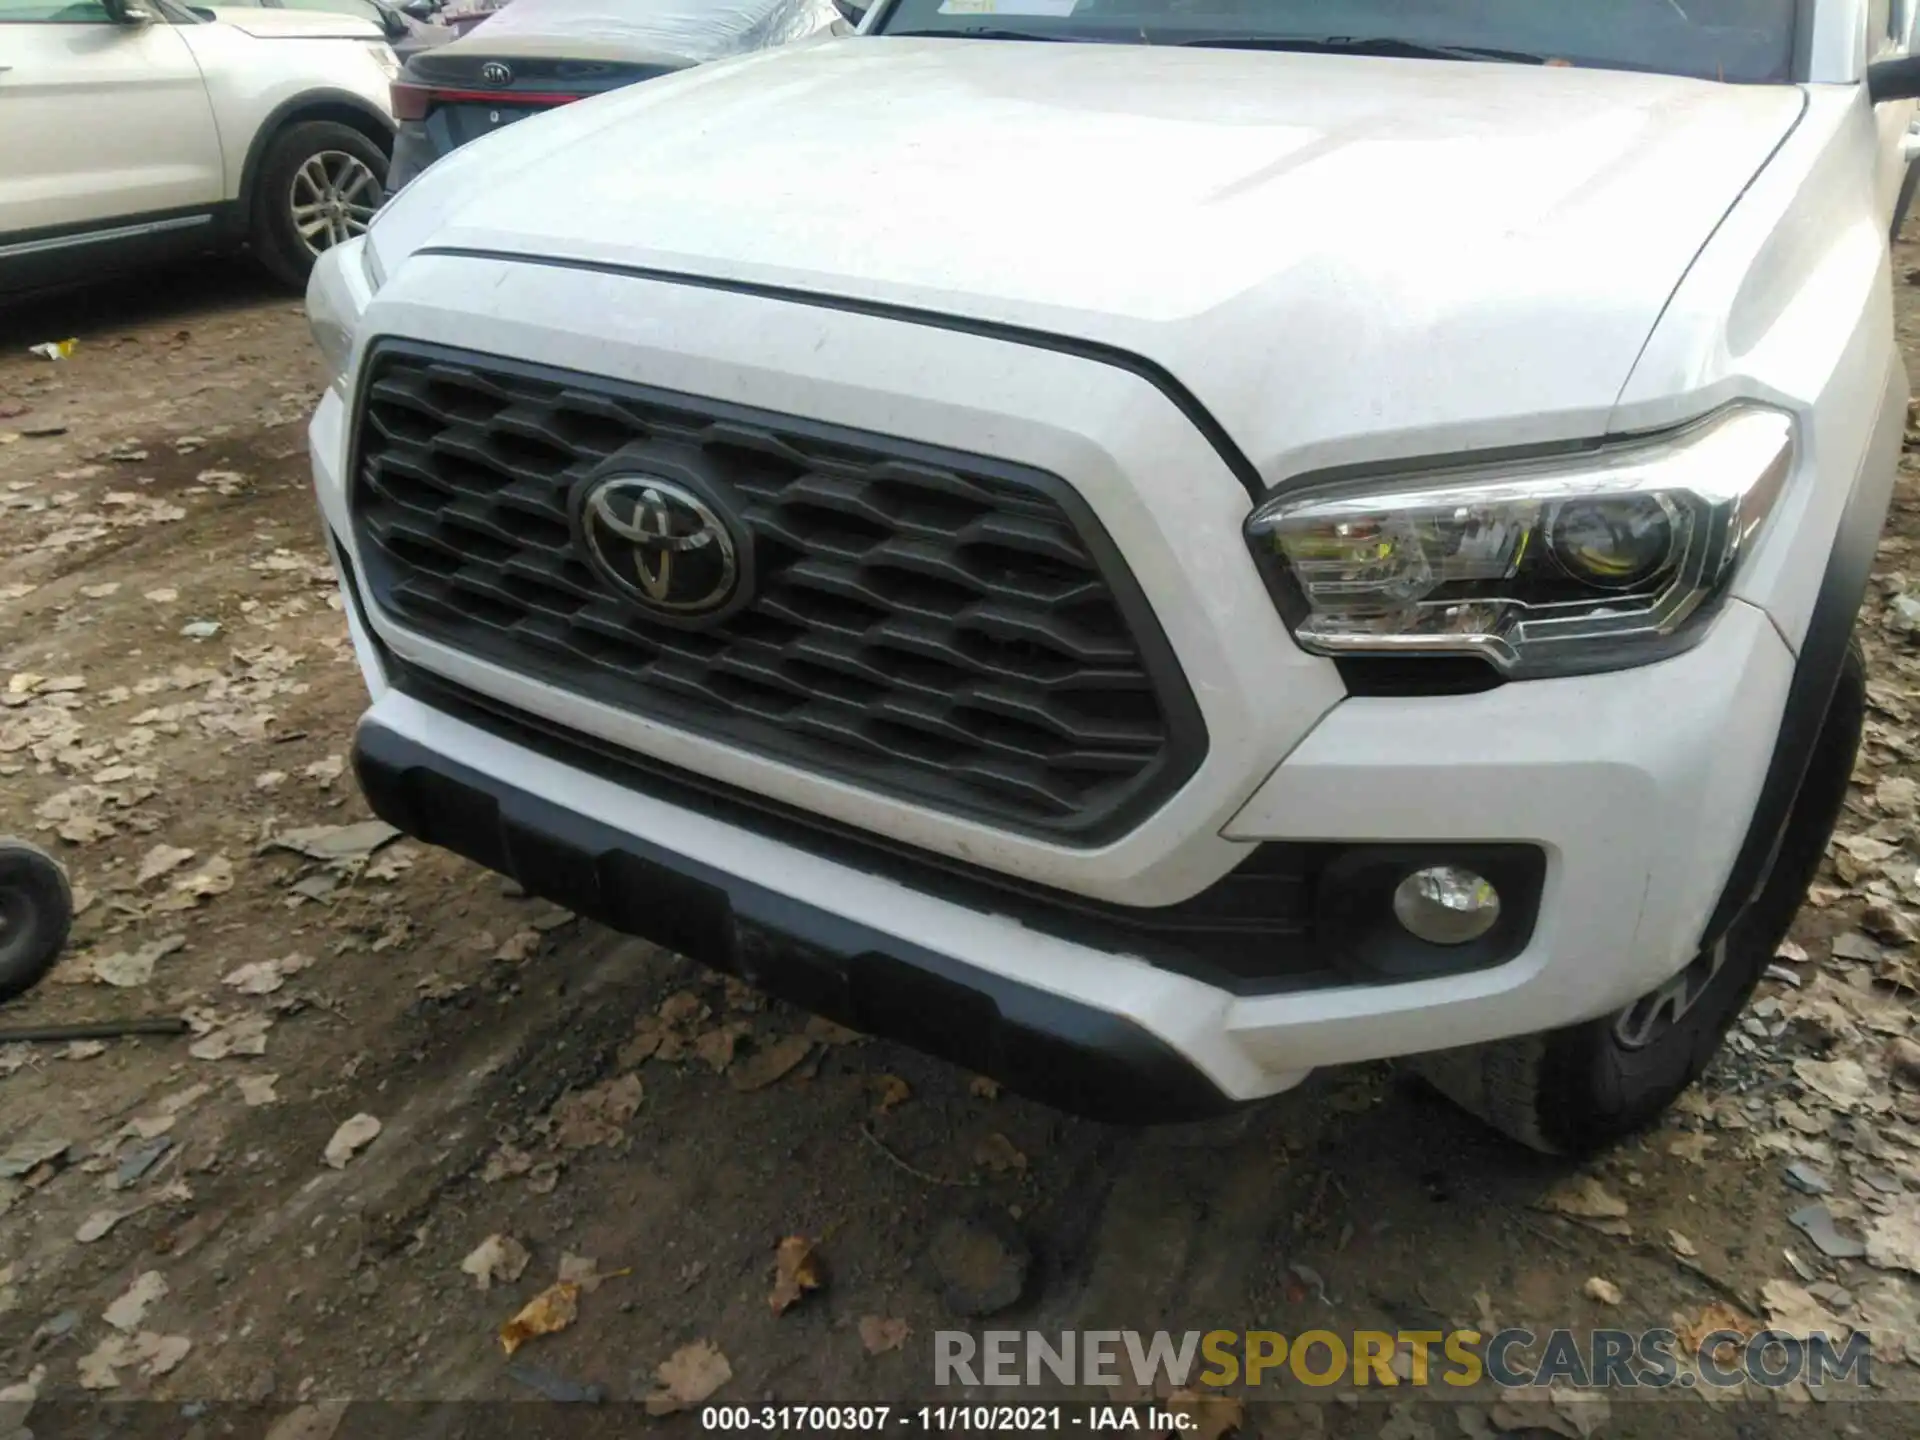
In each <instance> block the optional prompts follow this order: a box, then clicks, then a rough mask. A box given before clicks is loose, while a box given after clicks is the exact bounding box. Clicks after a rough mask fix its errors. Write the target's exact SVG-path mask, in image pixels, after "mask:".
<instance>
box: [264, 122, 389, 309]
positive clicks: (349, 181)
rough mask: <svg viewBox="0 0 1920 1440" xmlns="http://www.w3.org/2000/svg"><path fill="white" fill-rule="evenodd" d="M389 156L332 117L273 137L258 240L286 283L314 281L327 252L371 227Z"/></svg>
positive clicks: (274, 271) (268, 261)
mask: <svg viewBox="0 0 1920 1440" xmlns="http://www.w3.org/2000/svg"><path fill="white" fill-rule="evenodd" d="M386 179H387V157H386V155H385V154H383V153H382V152H381V150H380V147H379V146H378V145H375V144H374V143H373V142H372V141H371V140H369V139H368V138H367V137H366V136H364V135H362V134H361V133H360V132H359V131H358V130H355V129H353V128H352V127H351V126H348V125H342V124H339V123H338V122H336V121H332V120H308V121H305V122H303V123H301V124H298V125H290V126H288V127H287V128H286V129H285V130H283V131H281V132H280V134H278V135H276V136H274V138H273V139H272V140H271V141H270V142H269V143H268V145H267V152H266V154H265V156H264V157H262V159H261V161H260V175H259V179H258V181H257V183H256V184H255V186H254V201H253V231H252V237H253V248H254V253H255V254H257V255H258V256H259V257H260V263H261V264H263V265H265V266H266V267H267V269H268V270H269V271H270V272H272V274H273V276H274V278H275V279H277V280H279V281H281V282H282V283H284V284H287V285H292V286H296V287H297V286H301V285H304V284H306V283H307V272H308V271H310V270H311V269H313V262H314V260H315V259H317V258H318V257H319V255H320V252H321V251H323V250H326V249H329V248H331V247H332V246H335V245H338V244H340V243H341V242H342V241H343V240H351V239H352V238H353V237H354V236H356V235H361V234H364V233H365V232H366V228H367V224H368V222H369V221H371V220H372V219H373V212H374V211H375V210H377V209H378V208H379V207H380V201H381V198H382V196H383V194H384V191H385V186H386Z"/></svg>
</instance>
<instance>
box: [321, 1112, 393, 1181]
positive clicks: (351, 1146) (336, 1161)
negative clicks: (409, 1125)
mask: <svg viewBox="0 0 1920 1440" xmlns="http://www.w3.org/2000/svg"><path fill="white" fill-rule="evenodd" d="M379 1133H380V1122H379V1121H378V1120H377V1119H375V1118H374V1117H373V1116H371V1115H367V1114H360V1115H355V1116H354V1117H353V1118H352V1119H351V1120H343V1121H341V1122H340V1128H339V1129H338V1130H336V1131H334V1132H333V1138H332V1139H331V1140H329V1141H327V1148H326V1150H325V1152H324V1153H323V1154H322V1155H321V1157H320V1158H321V1159H322V1160H324V1161H326V1162H327V1164H328V1165H330V1166H332V1167H333V1168H334V1169H335V1170H344V1169H346V1168H347V1162H348V1161H349V1160H351V1159H353V1157H354V1156H355V1155H357V1154H358V1153H359V1152H360V1151H362V1150H364V1149H365V1148H366V1147H367V1146H368V1145H370V1144H372V1143H373V1137H374V1136H376V1135H378V1134H379Z"/></svg>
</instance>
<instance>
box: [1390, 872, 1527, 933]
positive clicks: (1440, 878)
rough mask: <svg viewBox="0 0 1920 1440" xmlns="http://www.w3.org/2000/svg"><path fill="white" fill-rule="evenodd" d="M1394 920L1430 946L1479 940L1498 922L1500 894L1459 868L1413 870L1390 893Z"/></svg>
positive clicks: (1486, 883)
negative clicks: (1391, 893)
mask: <svg viewBox="0 0 1920 1440" xmlns="http://www.w3.org/2000/svg"><path fill="white" fill-rule="evenodd" d="M1393 914H1394V918H1395V919H1397V920H1399V922H1400V923H1401V924H1402V925H1403V926H1405V927H1406V930H1407V932H1408V933H1409V934H1411V935H1415V936H1417V937H1418V938H1420V939H1422V940H1425V941H1427V942H1428V943H1429V944H1432V945H1464V944H1466V943H1467V942H1468V941H1469V940H1478V939H1479V938H1480V937H1481V936H1482V935H1484V934H1486V933H1487V931H1489V930H1491V929H1492V928H1493V924H1494V921H1496V920H1498V919H1499V918H1500V894H1499V892H1498V891H1497V890H1495V889H1494V888H1493V886H1492V885H1491V884H1490V883H1489V882H1488V881H1487V880H1486V878H1485V877H1484V876H1480V875H1476V874H1474V873H1473V871H1471V870H1466V869H1462V868H1461V867H1460V866H1458V865H1433V866H1429V867H1428V868H1427V869H1425V870H1416V871H1414V872H1413V874H1411V875H1409V876H1407V878H1406V879H1404V880H1402V881H1401V882H1400V883H1399V884H1398V885H1397V886H1395V887H1394V891H1393Z"/></svg>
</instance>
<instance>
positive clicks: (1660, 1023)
mask: <svg viewBox="0 0 1920 1440" xmlns="http://www.w3.org/2000/svg"><path fill="white" fill-rule="evenodd" d="M1865 715H1866V665H1865V663H1864V661H1863V660H1862V658H1861V655H1860V649H1859V645H1858V644H1857V643H1855V644H1854V645H1851V646H1849V648H1848V651H1847V658H1846V662H1845V664H1844V665H1843V666H1842V668H1841V672H1840V679H1839V682H1838V683H1837V684H1836V685H1835V687H1834V694H1833V699H1832V701H1831V702H1830V703H1829V705H1828V707H1827V716H1826V719H1825V720H1824V721H1823V722H1822V724H1821V728H1820V737H1819V739H1818V740H1817V741H1816V742H1815V744H1814V750H1813V756H1812V758H1811V760H1810V761H1809V763H1808V766H1807V773H1806V776H1805V778H1804V779H1803V780H1802V781H1801V785H1800V793H1799V795H1798V796H1797V797H1796V798H1795V800H1794V804H1793V810H1792V812H1791V813H1790V814H1789V816H1788V818H1787V827H1786V831H1785V833H1784V835H1783V836H1782V838H1781V842H1780V850H1779V854H1778V855H1777V857H1776V858H1775V860H1774V865H1773V870H1772V872H1771V873H1770V875H1769V876H1768V879H1767V883H1766V887H1765V888H1764V889H1763V890H1762V891H1761V893H1760V894H1759V895H1758V896H1757V897H1756V898H1755V899H1754V901H1753V903H1752V904H1751V905H1749V906H1748V907H1747V908H1746V910H1745V911H1743V912H1742V913H1741V915H1740V916H1739V918H1738V919H1736V920H1735V921H1734V923H1733V925H1732V927H1731V928H1730V929H1729V930H1728V932H1727V934H1726V935H1725V936H1724V937H1723V938H1722V939H1721V940H1720V941H1719V942H1718V943H1717V944H1716V945H1714V946H1713V948H1712V949H1711V950H1708V951H1705V952H1703V953H1702V954H1700V955H1699V956H1697V957H1696V958H1695V959H1694V961H1693V963H1692V964H1690V965H1689V966H1687V968H1686V969H1684V970H1682V971H1681V972H1680V973H1679V974H1678V975H1676V976H1674V977H1673V978H1672V979H1671V980H1669V981H1667V982H1666V983H1665V984H1663V985H1660V986H1657V987H1655V988H1654V989H1653V990H1651V991H1649V992H1648V993H1647V994H1645V995H1642V996H1641V997H1640V998H1639V999H1638V1000H1635V1001H1634V1002H1633V1003H1632V1004H1630V1005H1628V1006H1626V1007H1625V1008H1624V1009H1621V1010H1619V1011H1616V1012H1615V1013H1614V1014H1612V1015H1606V1016H1602V1017H1601V1018H1600V1019H1598V1020H1591V1021H1588V1022H1587V1023H1585V1024H1583V1025H1574V1026H1570V1027H1568V1028H1567V1029H1564V1030H1555V1031H1551V1032H1548V1033H1545V1034H1540V1035H1525V1036H1521V1037H1520V1038H1518V1039H1513V1040H1498V1041H1493V1042H1491V1043H1489V1044H1485V1045H1474V1046H1469V1047H1467V1048H1465V1049H1460V1050H1446V1051H1440V1052H1438V1053H1436V1054H1431V1055H1420V1056H1414V1057H1412V1058H1411V1059H1410V1060H1409V1062H1408V1063H1409V1065H1410V1066H1411V1067H1412V1069H1413V1070H1414V1071H1415V1073H1417V1074H1419V1075H1420V1076H1421V1077H1422V1078H1423V1079H1425V1080H1426V1081H1427V1083H1429V1084H1430V1085H1432V1086H1433V1087H1434V1088H1435V1089H1437V1090H1439V1091H1440V1092H1441V1093H1442V1094H1443V1095H1445V1096H1447V1097H1448V1098H1449V1099H1451V1100H1453V1101H1454V1102H1455V1103H1457V1104H1459V1105H1460V1106H1462V1107H1463V1108H1465V1109H1466V1110H1469V1111H1471V1112H1472V1113H1473V1114H1475V1115H1477V1116H1479V1117H1480V1118H1481V1119H1482V1120H1485V1121H1486V1122H1487V1123H1488V1124H1490V1125H1492V1126H1493V1127H1494V1128H1495V1129H1497V1130H1499V1131H1502V1132H1503V1133H1505V1134H1506V1135H1509V1136H1511V1137H1512V1138H1513V1139H1515V1140H1518V1141H1520V1142H1521V1143H1522V1144H1524V1145H1529V1146H1531V1147H1533V1148H1534V1149H1536V1150H1542V1151H1546V1152H1547V1153H1549V1154H1568V1155H1579V1154H1585V1153H1588V1152H1591V1151H1594V1150H1597V1149H1600V1148H1601V1147H1603V1146H1606V1145H1609V1144H1611V1143H1613V1142H1614V1141H1616V1140H1618V1139H1620V1138H1622V1137H1623V1136H1626V1135H1629V1134H1631V1133H1633V1132H1634V1131H1636V1130H1639V1129H1641V1128H1642V1127H1644V1126H1646V1125H1648V1124H1650V1123H1651V1122H1652V1121H1653V1120H1655V1119H1657V1118H1658V1117H1659V1115H1660V1113H1661V1112H1662V1111H1664V1110H1665V1109H1666V1108H1667V1106H1668V1105H1670V1104H1671V1103H1672V1102H1673V1101H1674V1100H1675V1099H1676V1098H1678V1096H1679V1095H1680V1092H1681V1091H1683V1090H1685V1089H1686V1088H1687V1087H1688V1086H1689V1085H1691V1084H1692V1083H1693V1082H1694V1081H1695V1080H1697V1079H1699V1078H1700V1073H1701V1072H1702V1071H1703V1070H1705V1069H1706V1068H1707V1063H1708V1062H1709V1061H1710V1060H1711V1059H1712V1058H1713V1055H1714V1052H1715V1051H1716V1050H1718V1049H1719V1048H1720V1040H1721V1037H1722V1036H1724V1035H1725V1034H1726V1032H1727V1030H1728V1028H1729V1027H1730V1026H1731V1025H1732V1024H1733V1022H1734V1019H1735V1018H1736V1017H1737V1016H1738V1015H1739V1014H1740V1012H1741V1011H1742V1010H1743V1009H1745V1008H1746V1004H1747V1000H1748V999H1749V998H1750V997H1751V996H1752V994H1753V989H1754V986H1755V985H1757V984H1758V983H1759V981H1760V975H1761V973H1762V972H1763V971H1764V970H1765V969H1766V968H1767V965H1768V963H1769V962H1770V961H1771V960H1772V959H1773V955H1774V952H1775V951H1776V950H1777V949H1778V948H1779V945H1780V941H1781V940H1782V939H1784V938H1785V936H1786V933H1787V927H1788V926H1789V925H1791V924H1792V923H1793V917H1794V915H1795V913H1796V912H1797V911H1798V910H1799V908H1800V902H1801V900H1802V899H1803V898H1804V897H1805V896H1806V892H1807V886H1808V885H1809V884H1811V883H1812V881H1813V877H1814V874H1815V872H1816V871H1817V870H1818V869H1819V866H1820V857H1821V856H1822V855H1824V854H1825V853H1826V848H1827V840H1828V837H1829V836H1830V835H1831V834H1832V833H1833V826H1834V822H1835V820H1836V819H1838V817H1839V814H1840V806H1841V803H1842V802H1843V801H1844V800H1845V799H1846V793H1847V782H1848V780H1849V778H1850V777H1851V776H1852V774H1853V761H1854V755H1855V752H1856V751H1857V750H1858V749H1859V747H1860V728H1861V723H1862V721H1863V720H1864V719H1865Z"/></svg>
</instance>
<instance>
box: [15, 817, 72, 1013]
mask: <svg viewBox="0 0 1920 1440" xmlns="http://www.w3.org/2000/svg"><path fill="white" fill-rule="evenodd" d="M72 924H73V892H72V891H71V890H69V889H68V888H67V875H66V872H65V871H64V870H62V869H61V868H60V865H59V862H58V861H56V860H55V859H54V858H53V857H52V856H51V855H49V854H47V853H46V852H45V851H44V850H40V849H37V848H36V847H34V846H32V845H29V844H27V843H26V842H25V841H22V840H4V839H0V1000H11V999H12V998H13V997H14V996H16V995H22V994H25V993H26V992H27V991H28V990H31V989H32V988H33V987H34V986H35V985H37V984H39V983H40V978H41V977H42V976H43V975H45V974H46V973H47V971H49V970H51V969H52V968H53V962H54V961H56V960H58V959H59V958H60V951H61V949H62V948H63V947H64V946H65V945H66V943H67V929H68V927H69V926H71V925H72Z"/></svg>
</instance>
